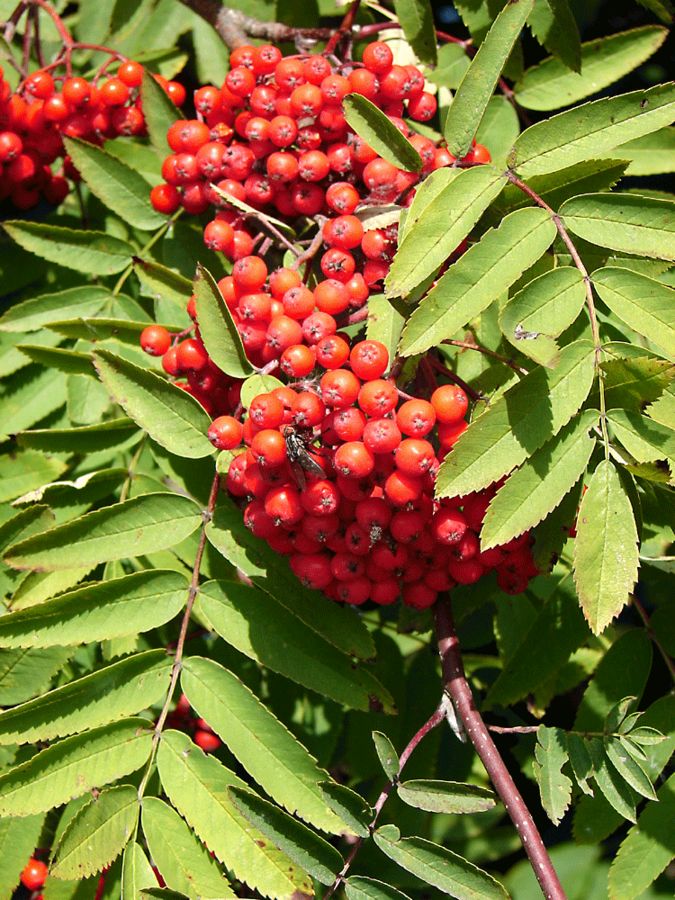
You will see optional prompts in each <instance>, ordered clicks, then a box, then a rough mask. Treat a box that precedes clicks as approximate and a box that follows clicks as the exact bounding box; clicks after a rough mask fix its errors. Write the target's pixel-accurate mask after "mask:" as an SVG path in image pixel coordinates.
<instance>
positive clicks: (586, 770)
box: [566, 734, 593, 797]
mask: <svg viewBox="0 0 675 900" xmlns="http://www.w3.org/2000/svg"><path fill="white" fill-rule="evenodd" d="M566 742H567V753H568V756H569V760H570V765H571V766H572V771H573V772H574V777H575V779H576V782H577V784H578V785H579V787H580V788H581V790H582V791H583V792H584V794H586V795H587V796H589V797H592V796H593V789H592V788H591V787H590V786H589V784H588V779H589V778H590V777H591V776H592V775H593V760H592V759H591V754H590V753H589V752H588V747H587V746H586V741H585V740H584V739H583V738H582V737H579V735H578V734H568V735H566Z"/></svg>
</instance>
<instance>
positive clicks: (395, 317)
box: [366, 294, 405, 360]
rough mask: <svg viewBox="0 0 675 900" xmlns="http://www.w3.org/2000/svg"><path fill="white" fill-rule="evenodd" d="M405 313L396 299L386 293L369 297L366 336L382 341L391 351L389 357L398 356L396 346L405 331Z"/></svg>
mask: <svg viewBox="0 0 675 900" xmlns="http://www.w3.org/2000/svg"><path fill="white" fill-rule="evenodd" d="M404 323H405V314H404V313H403V312H402V311H401V310H400V309H399V308H398V307H397V304H396V302H395V301H392V300H388V299H387V298H386V297H385V296H384V294H371V295H370V297H369V298H368V318H367V319H366V338H367V340H369V341H380V343H381V344H384V346H385V347H386V348H387V351H388V352H389V359H390V360H393V359H394V357H395V356H396V348H397V347H398V342H399V339H400V337H401V332H402V331H403V325H404Z"/></svg>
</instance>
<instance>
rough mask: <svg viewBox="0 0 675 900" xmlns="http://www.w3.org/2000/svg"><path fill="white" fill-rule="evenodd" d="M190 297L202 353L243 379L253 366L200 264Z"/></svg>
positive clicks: (218, 295) (212, 284)
mask: <svg viewBox="0 0 675 900" xmlns="http://www.w3.org/2000/svg"><path fill="white" fill-rule="evenodd" d="M194 297H195V304H196V308H197V318H198V320H199V333H200V335H201V339H202V341H203V342H204V346H205V347H206V352H207V353H208V354H209V356H210V358H211V359H212V360H213V362H214V363H215V365H216V366H218V368H219V369H220V370H221V371H223V372H225V373H226V374H227V375H231V376H232V377H233V378H246V377H247V376H248V375H250V374H251V373H252V372H253V367H252V366H251V364H250V362H249V361H248V359H247V357H246V351H245V350H244V345H243V343H242V341H241V335H240V334H239V332H238V330H237V326H236V325H235V322H234V319H233V318H232V313H231V312H230V310H229V309H228V307H227V304H226V303H225V300H224V299H223V295H222V294H221V293H220V289H219V287H218V285H217V284H216V282H215V280H214V278H213V275H211V273H210V272H209V271H207V269H205V268H204V266H202V265H201V264H200V265H198V266H197V276H196V278H195V281H194ZM159 443H161V441H160V442H159Z"/></svg>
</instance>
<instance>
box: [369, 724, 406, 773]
mask: <svg viewBox="0 0 675 900" xmlns="http://www.w3.org/2000/svg"><path fill="white" fill-rule="evenodd" d="M373 743H374V744H375V751H376V753H377V758H378V759H379V760H380V765H381V766H382V768H383V769H384V774H385V775H386V776H387V778H388V779H389V780H390V781H394V780H395V779H396V778H397V776H398V773H399V771H400V768H401V761H400V760H399V758H398V753H397V752H396V750H395V749H394V745H393V744H392V742H391V741H390V740H389V738H388V737H387V735H386V734H384V733H383V732H382V731H373Z"/></svg>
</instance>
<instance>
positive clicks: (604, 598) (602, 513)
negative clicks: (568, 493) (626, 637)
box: [574, 460, 638, 634]
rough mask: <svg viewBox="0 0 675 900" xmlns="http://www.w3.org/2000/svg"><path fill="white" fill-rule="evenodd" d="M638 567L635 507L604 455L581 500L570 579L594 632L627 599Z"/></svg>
mask: <svg viewBox="0 0 675 900" xmlns="http://www.w3.org/2000/svg"><path fill="white" fill-rule="evenodd" d="M637 570H638V534H637V528H636V525H635V518H634V515H633V508H632V506H631V502H630V499H629V497H628V494H627V493H626V491H625V488H624V486H623V484H622V482H621V478H620V477H619V473H618V472H617V470H616V468H615V466H614V465H613V464H612V463H611V462H610V461H609V460H602V461H601V462H600V463H599V464H598V466H597V468H596V470H595V472H594V473H593V475H592V477H591V479H590V481H589V483H588V490H587V491H586V493H585V494H584V496H583V498H582V500H581V506H580V508H579V516H578V519H577V536H576V540H575V542H574V581H575V584H576V586H577V590H578V592H579V602H580V603H581V608H582V609H583V611H584V615H585V616H586V619H587V620H588V624H589V625H590V627H591V630H592V631H593V632H594V634H600V633H601V632H602V631H604V629H605V628H606V627H607V625H609V623H610V622H611V621H612V619H613V618H614V617H615V616H616V615H618V614H619V612H620V611H621V610H622V609H623V607H624V606H625V604H626V603H627V602H628V599H629V594H630V592H631V590H632V589H633V585H634V583H635V581H636V579H637Z"/></svg>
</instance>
